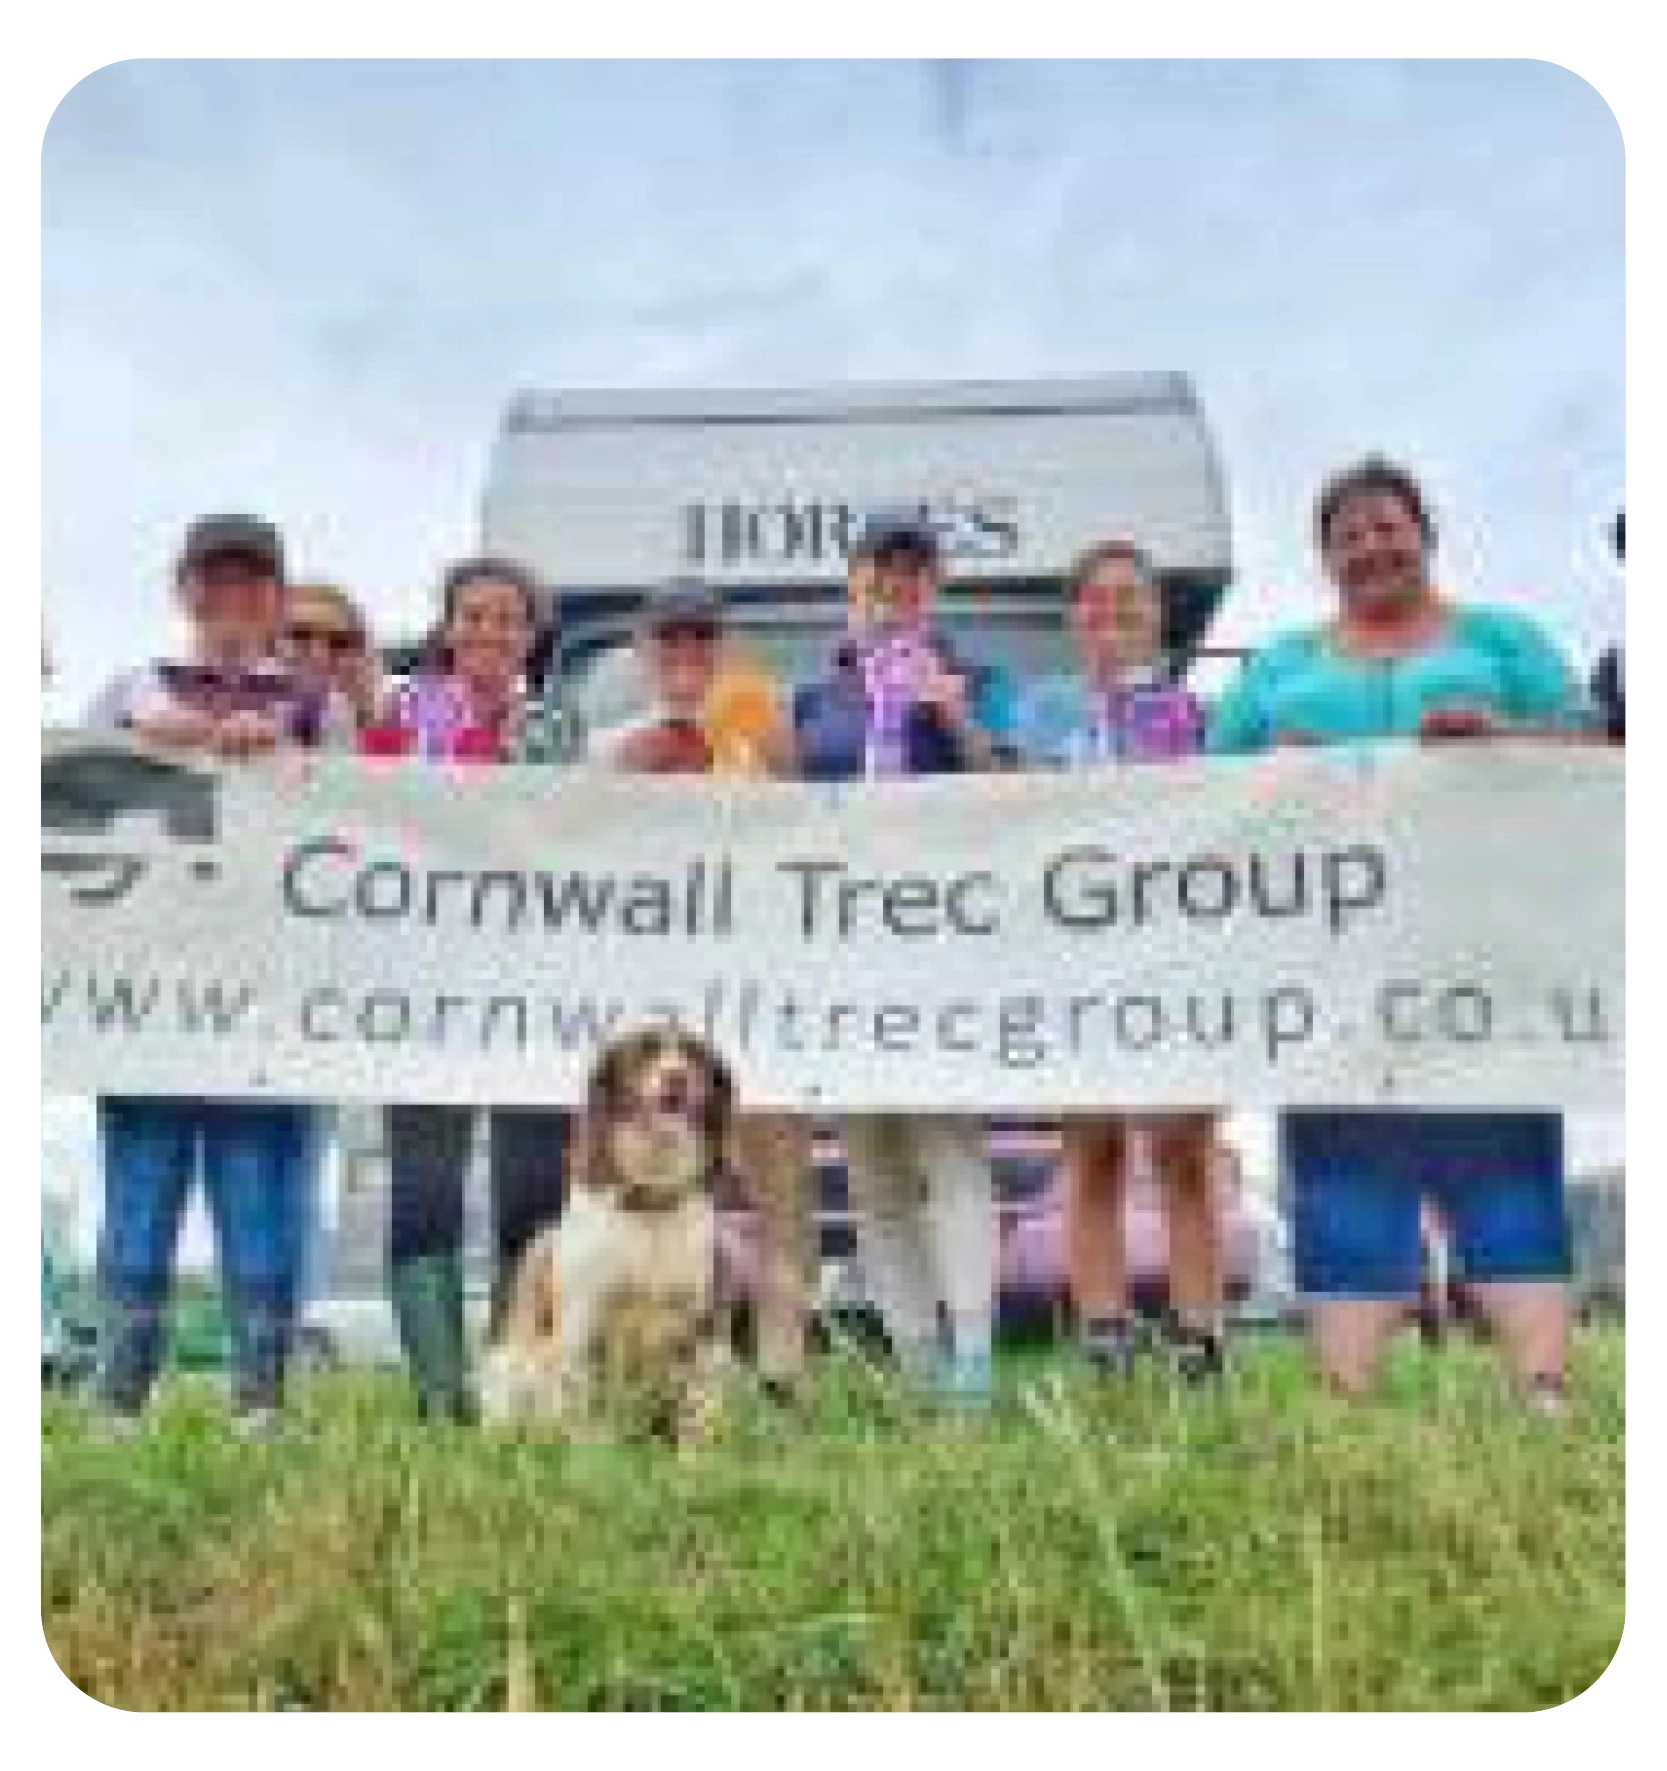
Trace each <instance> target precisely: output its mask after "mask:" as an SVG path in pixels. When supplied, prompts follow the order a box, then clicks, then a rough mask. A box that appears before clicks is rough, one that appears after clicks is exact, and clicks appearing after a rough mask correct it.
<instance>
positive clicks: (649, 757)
mask: <svg viewBox="0 0 1667 1771" xmlns="http://www.w3.org/2000/svg"><path fill="white" fill-rule="evenodd" d="M726 640H727V636H726V634H725V630H724V619H723V605H722V602H721V601H720V599H719V598H718V596H717V594H716V592H715V591H713V590H712V589H710V588H709V587H708V586H706V585H704V584H701V583H698V582H695V581H692V580H677V581H674V582H673V583H671V584H668V585H665V586H663V587H661V588H660V589H659V590H658V591H656V592H654V593H652V594H651V596H650V598H649V600H648V603H647V606H646V607H645V609H644V611H643V619H642V623H641V626H640V627H639V629H638V635H637V644H638V647H639V649H640V655H641V657H642V660H643V665H644V672H645V675H646V676H647V678H648V680H649V683H650V684H651V686H652V689H653V693H654V698H655V705H654V706H653V707H652V708H651V709H650V710H649V712H648V713H647V714H646V715H644V716H642V717H640V718H637V719H634V720H631V721H629V722H627V723H626V724H624V725H620V726H615V727H612V728H605V729H602V730H598V731H595V732H593V733H592V734H591V739H590V746H589V755H590V758H591V760H593V761H596V762H600V763H602V764H603V765H604V766H608V767H613V768H619V769H625V770H633V771H637V772H640V773H646V774H676V775H682V774H693V775H704V774H712V775H742V776H778V777H789V776H791V775H792V774H793V773H794V772H795V771H794V766H793V747H792V741H791V738H790V737H789V735H788V731H787V724H786V719H785V716H784V714H783V711H782V708H781V704H780V701H779V699H778V697H777V695H776V691H775V685H774V684H773V683H772V682H771V681H770V679H769V677H768V676H767V675H766V674H765V673H764V672H763V671H762V670H761V669H760V668H759V667H758V666H757V665H756V664H754V663H753V662H752V661H751V660H748V659H745V658H743V657H742V656H741V655H739V653H737V652H736V651H735V650H734V649H733V647H732V646H731V645H730V644H728V643H726ZM735 1157H736V1167H737V1168H738V1170H739V1171H740V1177H741V1181H742V1185H743V1187H744V1189H745V1191H746V1194H747V1197H748V1199H749V1201H750V1202H751V1204H752V1206H753V1209H754V1210H755V1212H756V1213H757V1217H758V1228H759V1256H760V1260H759V1268H760V1277H759V1297H758V1307H757V1324H758V1368H759V1374H760V1378H761V1380H762V1382H763V1384H764V1387H765V1389H766V1391H767V1392H768V1393H769V1394H771V1395H773V1396H774V1397H776V1398H777V1399H778V1400H786V1399H787V1398H788V1397H789V1396H790V1395H791V1393H792V1390H793V1388H794V1386H795V1385H796V1384H797V1382H798V1380H799V1378H800V1377H801V1376H802V1374H803V1370H804V1363H805V1353H806V1345H807V1340H808V1328H809V1319H810V1311H811V1306H812V1301H813V1299H814V1296H815V1290H816V1254H817V1251H816V1223H815V1217H814V1214H813V1209H812V1197H811V1139H810V1126H809V1123H808V1122H807V1121H806V1120H804V1119H802V1118H798V1117H796V1116H794V1115H792V1114H786V1113H759V1112H754V1113H743V1114H741V1115H740V1116H739V1119H738V1121H737V1124H736V1132H735Z"/></svg>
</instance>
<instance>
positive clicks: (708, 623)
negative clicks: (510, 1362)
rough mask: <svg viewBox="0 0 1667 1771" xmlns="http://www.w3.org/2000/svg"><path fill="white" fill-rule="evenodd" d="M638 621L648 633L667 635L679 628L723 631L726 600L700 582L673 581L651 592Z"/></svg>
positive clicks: (657, 586)
mask: <svg viewBox="0 0 1667 1771" xmlns="http://www.w3.org/2000/svg"><path fill="white" fill-rule="evenodd" d="M637 619H638V624H639V625H640V626H641V628H642V630H643V632H645V633H665V632H668V631H669V630H670V629H673V628H678V627H711V628H719V627H722V626H723V621H724V603H723V598H722V596H720V595H719V593H718V592H717V591H716V590H715V589H713V587H712V586H711V585H710V584H704V583H702V582H701V580H700V579H698V578H673V579H671V580H670V581H669V582H667V583H665V584H657V585H655V587H654V588H653V589H652V590H650V591H649V592H648V594H647V595H646V596H645V597H644V598H643V601H642V608H641V609H640V610H639V611H638V617H637Z"/></svg>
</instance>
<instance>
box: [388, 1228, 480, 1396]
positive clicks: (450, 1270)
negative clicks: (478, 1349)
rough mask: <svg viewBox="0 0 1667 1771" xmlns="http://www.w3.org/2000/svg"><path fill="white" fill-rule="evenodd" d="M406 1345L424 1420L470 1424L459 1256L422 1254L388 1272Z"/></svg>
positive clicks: (400, 1334) (391, 1294) (401, 1335)
mask: <svg viewBox="0 0 1667 1771" xmlns="http://www.w3.org/2000/svg"><path fill="white" fill-rule="evenodd" d="M388 1291H389V1295H390V1296H391V1297H392V1299H393V1306H394V1320H395V1321H396V1323H397V1324H398V1326H399V1340H400V1346H401V1347H402V1348H403V1349H404V1353H405V1360H406V1364H407V1365H408V1366H409V1367H410V1370H411V1377H412V1380H413V1381H414V1383H415V1384H416V1388H417V1413H418V1414H419V1415H420V1416H421V1417H422V1418H423V1419H424V1420H450V1421H458V1422H469V1421H472V1420H473V1419H474V1404H473V1399H472V1398H471V1397H470V1395H469V1387H468V1375H467V1364H468V1356H467V1351H466V1348H465V1343H464V1333H463V1263H462V1261H461V1259H460V1258H459V1257H458V1256H456V1255H446V1254H439V1255H421V1256H418V1257H417V1258H416V1259H413V1260H403V1261H398V1262H395V1263H394V1264H393V1265H391V1266H390V1267H389V1269H388Z"/></svg>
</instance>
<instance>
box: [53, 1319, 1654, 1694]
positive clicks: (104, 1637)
mask: <svg viewBox="0 0 1667 1771" xmlns="http://www.w3.org/2000/svg"><path fill="white" fill-rule="evenodd" d="M1575 1377H1576V1383H1577V1389H1576V1396H1575V1402H1574V1406H1573V1409H1572V1412H1571V1415H1570V1417H1569V1418H1568V1419H1566V1420H1565V1421H1563V1422H1562V1423H1558V1424H1552V1423H1547V1422H1545V1421H1543V1420H1540V1419H1537V1418H1535V1419H1529V1418H1525V1417H1523V1416H1522V1415H1520V1414H1518V1413H1517V1412H1515V1411H1514V1410H1512V1409H1511V1408H1510V1407H1509V1406H1508V1405H1507V1403H1506V1402H1505V1400H1504V1397H1503V1395H1502V1394H1501V1390H1500V1385H1499V1380H1498V1377H1497V1375H1496V1368H1495V1366H1494V1365H1493V1363H1492V1361H1491V1360H1490V1359H1489V1358H1488V1357H1487V1356H1486V1355H1485V1354H1484V1353H1482V1352H1480V1351H1478V1350H1477V1349H1475V1348H1472V1347H1468V1346H1455V1347H1451V1348H1449V1349H1447V1350H1445V1351H1443V1352H1441V1353H1439V1354H1434V1355H1428V1354H1425V1353H1423V1352H1422V1351H1421V1350H1419V1349H1417V1348H1416V1347H1415V1346H1413V1345H1411V1344H1409V1345H1407V1346H1405V1347H1404V1348H1403V1349H1401V1350H1400V1351H1399V1352H1398V1353H1397V1356H1396V1359H1395V1362H1394V1364H1393V1366H1392V1368H1391V1370H1390V1372H1389V1373H1388V1375H1387V1378H1386V1382H1385V1385H1384V1388H1383V1395H1382V1398H1381V1400H1379V1401H1376V1402H1373V1403H1370V1404H1363V1405H1354V1406H1348V1405H1343V1404H1339V1403H1335V1402H1332V1401H1330V1400H1328V1399H1326V1398H1324V1397H1322V1396H1320V1395H1318V1394H1317V1393H1316V1391H1315V1390H1314V1388H1313V1386H1312V1384H1311V1382H1310V1380H1309V1378H1308V1376H1307V1372H1306V1367H1305V1365H1304V1363H1303V1361H1302V1358H1301V1355H1300V1351H1299V1349H1298V1348H1297V1347H1296V1346H1295V1345H1294V1344H1292V1343H1290V1342H1288V1341H1285V1340H1284V1339H1283V1338H1274V1337H1270V1338H1268V1339H1264V1340H1259V1341H1251V1340H1247V1341H1246V1342H1245V1343H1244V1345H1243V1346H1242V1347H1241V1348H1240V1351H1239V1357H1238V1361H1237V1365H1236V1368H1235V1370H1234V1372H1233V1374H1232V1377H1231V1379H1230V1381H1229V1382H1228V1384H1227V1386H1226V1387H1225V1389H1224V1390H1223V1391H1222V1393H1221V1394H1219V1395H1215V1396H1210V1395H1197V1394H1192V1393H1184V1394H1183V1393H1175V1392H1172V1391H1171V1390H1170V1389H1169V1388H1168V1386H1167V1385H1166V1384H1164V1383H1163V1382H1162V1381H1161V1380H1160V1378H1159V1377H1158V1376H1157V1375H1156V1374H1155V1373H1153V1374H1146V1375H1143V1376H1142V1377H1141V1378H1139V1379H1137V1381H1136V1382H1135V1384H1134V1385H1133V1386H1132V1387H1131V1388H1127V1389H1123V1390H1108V1389H1105V1388H1101V1387H1096V1386H1095V1385H1094V1384H1092V1383H1091V1382H1089V1381H1087V1380H1086V1379H1085V1378H1084V1377H1082V1376H1081V1375H1080V1374H1078V1373H1076V1372H1075V1371H1074V1369H1073V1367H1072V1366H1071V1365H1070V1363H1069V1362H1068V1361H1067V1360H1066V1359H1064V1358H1062V1357H1050V1356H1036V1355H1026V1356H1023V1357H1018V1358H1013V1359H1011V1360H1010V1362H1009V1364H1008V1365H1007V1367H1006V1369H1005V1370H1004V1373H1003V1380H1002V1394H1001V1397H1000V1399H999V1403H998V1406H997V1407H996V1409H995V1410H994V1411H993V1413H992V1414H991V1415H990V1417H989V1418H988V1419H985V1420H972V1421H966V1420H959V1419H955V1418H944V1417H942V1416H939V1415H936V1414H934V1413H932V1412H931V1411H929V1410H926V1409H924V1408H921V1407H919V1406H918V1405H915V1404H912V1403H910V1402H909V1401H908V1400H907V1399H906V1398H905V1397H903V1396H901V1395H900V1394H899V1393H898V1392H897V1390H896V1389H895V1388H893V1387H892V1386H891V1385H890V1384H889V1383H888V1382H887V1381H886V1380H885V1379H884V1378H882V1377H880V1376H878V1375H877V1374H876V1373H874V1372H873V1371H872V1370H871V1369H870V1368H869V1367H867V1366H866V1365H863V1364H861V1363H860V1362H858V1361H855V1360H845V1359H840V1358H835V1359H832V1360H830V1361H828V1362H826V1364H825V1365H824V1367H823V1368H822V1372H821V1376H820V1381H819V1384H818V1387H817V1390H816V1393H815V1395H814V1397H813V1399H812V1400H811V1402H810V1404H809V1406H808V1408H807V1410H806V1411H805V1413H804V1414H803V1415H802V1416H801V1417H800V1418H798V1419H797V1420H795V1421H793V1422H792V1423H790V1424H784V1423H783V1422H782V1421H781V1420H780V1419H778V1418H777V1417H776V1416H775V1415H774V1414H772V1413H771V1412H769V1411H768V1410H767V1409H766V1408H765V1406H764V1405H763V1404H762V1403H752V1402H750V1401H749V1400H748V1399H747V1398H746V1397H743V1398H742V1399H741V1400H740V1401H739V1402H738V1403H737V1405H736V1407H735V1408H734V1409H733V1411H732V1413H731V1416H730V1418H729V1421H728V1423H727V1426H726V1430H725V1436H724V1438H723V1440H722V1441H721V1442H720V1443H718V1444H716V1445H714V1446H711V1447H708V1448H706V1449H705V1450H704V1451H702V1452H700V1453H698V1454H697V1455H695V1456H694V1457H692V1458H690V1459H687V1460H679V1459H678V1458H677V1457H675V1456H673V1455H672V1454H671V1453H669V1452H667V1451H665V1450H663V1449H660V1448H657V1447H618V1448H615V1447H592V1448H579V1447H572V1448H567V1447H561V1446H558V1445H554V1444H548V1443H546V1444H537V1443H514V1442H501V1441H493V1440H490V1439H485V1438H482V1437H481V1436H479V1435H478V1434H472V1433H467V1432H463V1431H460V1430H457V1429H445V1430H441V1429H424V1428H420V1427H419V1426H418V1425H417V1424H416V1423H415V1421H414V1420H413V1419H412V1418H411V1416H410V1409H409V1404H408V1402H407V1400H406V1396H405V1392H404V1390H403V1388H402V1386H401V1385H400V1383H399V1381H398V1379H397V1378H394V1377H391V1376H365V1375H359V1376H337V1377H330V1378H318V1379H314V1380H312V1381H311V1382H310V1384H308V1385H307V1386H305V1387H303V1388H301V1389H300V1390H299V1391H298V1393H297V1396H296V1399H295V1407H294V1419H295V1433H294V1436H293V1438H291V1439H290V1440H288V1441H286V1442H280V1443H277V1444H272V1445H265V1446H244V1445H240V1444H237V1443H235V1442H232V1441H230V1440H229V1439H228V1438H227V1436H226V1435H225V1433H224V1431H223V1429H222V1426H221V1423H220V1415H219V1411H218V1408H217V1405H216V1400H215V1396H214V1393H213V1391H212V1390H208V1391H205V1390H204V1389H203V1388H202V1386H201V1385H200V1384H198V1385H195V1386H193V1385H192V1384H190V1383H185V1384H181V1385H177V1386H176V1387H175V1389H174V1390H173V1391H172V1393H171V1394H170V1395H169V1396H168V1397H167V1398H166V1399H165V1400H164V1402H163V1403H162V1405H161V1406H160V1408H159V1410H158V1412H157V1416H156V1419H155V1423H154V1426H153V1427H152V1429H151V1431H150V1432H149V1433H148V1434H147V1436H146V1437H145V1438H144V1439H143V1440H142V1441H141V1442H140V1443H139V1444H137V1445H134V1446H128V1447H114V1446H106V1445H102V1444H99V1443H97V1442H96V1441H95V1440H94V1439H92V1438H90V1437H89V1436H88V1434H87V1432H86V1422H85V1417H84V1415H83V1414H82V1412H81V1411H80V1409H79V1407H78V1406H77V1405H76V1404H74V1403H71V1402H66V1401H62V1400H58V1399H52V1400H49V1401H48V1402H47V1403H46V1412H45V1417H44V1423H43V1441H42V1459H43V1470H42V1489H43V1517H42V1606H43V1613H44V1618H45V1624H46V1633H47V1637H48V1640H49V1642H50V1643H51V1645H52V1648H53V1652H54V1653H55V1655H56V1657H57V1660H58V1664H59V1665H60V1666H61V1667H62V1668H63V1670H64V1671H65V1673H66V1674H67V1675H68V1676H69V1677H70V1678H71V1679H72V1680H73V1681H74V1682H75V1684H77V1685H78V1686H80V1687H81V1689H82V1690H84V1691H86V1692H88V1693H90V1694H91V1695H92V1696H94V1697H96V1698H99V1699H100V1700H101V1701H103V1702H105V1703H109V1704H114V1705H117V1706H119V1707H122V1708H129V1709H198V1710H203V1709H239V1710H241V1709H251V1708H289V1709H295V1708H300V1709H349V1710H386V1709H416V1710H426V1709H445V1710H451V1709H464V1710H466V1709H493V1710H496V1709H504V1708H519V1709H529V1708H530V1709H556V1708H592V1709H626V1708H639V1709H726V1710H730V1709H779V1708H802V1709H853V1708H862V1709H877V1708H883V1709H905V1708H908V1709H935V1708H953V1709H1074V1708H1088V1709H1256V1710H1260V1709H1279V1710H1312V1709H1368V1710H1371V1709H1396V1710H1401V1709H1459V1710H1465V1709H1539V1708H1544V1707H1547V1706H1549V1705H1553V1704H1557V1703H1560V1702H1563V1701H1565V1700H1566V1699H1568V1698H1570V1697H1573V1696H1575V1695H1577V1694H1578V1693H1579V1692H1581V1691H1582V1690H1584V1689H1585V1688H1586V1687H1587V1686H1588V1685H1590V1684H1591V1683H1592V1682H1593V1680H1594V1679H1596V1678H1597V1677H1598V1675H1599V1674H1600V1673H1601V1672H1602V1671H1603V1669H1604V1667H1605V1666H1606V1665H1607V1664H1608V1661H1609V1659H1610V1656H1611V1655H1612V1653H1613V1652H1614V1649H1615V1646H1616V1643H1617V1642H1618V1640H1619V1637H1620V1633H1621V1626H1622V1619H1623V1612H1624V1594H1623V1584H1622V1582H1623V1459H1624V1419H1623V1401H1622V1392H1623V1345H1622V1337H1621V1335H1620V1334H1619V1333H1616V1332H1613V1331H1610V1332H1603V1333H1597V1332H1591V1333H1587V1334H1584V1335H1582V1337H1581V1338H1580V1340H1579V1342H1578V1344H1577V1349H1576V1359H1575Z"/></svg>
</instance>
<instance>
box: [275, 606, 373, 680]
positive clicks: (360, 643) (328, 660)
mask: <svg viewBox="0 0 1667 1771" xmlns="http://www.w3.org/2000/svg"><path fill="white" fill-rule="evenodd" d="M367 644H368V642H367V639H366V635H365V630H364V625H363V623H362V622H361V621H360V620H359V618H358V615H357V613H356V612H355V610H354V608H353V605H352V604H351V602H349V600H348V599H347V598H346V597H345V596H341V595H338V594H337V593H336V592H334V591H331V590H327V589H325V588H323V587H314V586H307V585H299V586H295V587H293V588H292V589H291V590H290V593H289V596H288V598H287V602H286V613H285V620H284V639H283V650H284V657H285V660H286V661H287V662H288V663H289V665H290V667H291V668H292V669H293V670H294V671H295V672H296V674H297V675H298V676H300V677H302V678H303V679H304V680H306V681H307V682H309V683H313V684H316V685H317V686H318V687H320V688H326V689H335V690H337V691H338V692H340V693H342V694H346V695H352V694H353V693H354V692H355V691H356V689H357V687H358V684H359V680H360V675H361V672H362V671H363V668H364V664H365V652H366V648H367Z"/></svg>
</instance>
